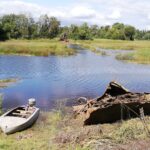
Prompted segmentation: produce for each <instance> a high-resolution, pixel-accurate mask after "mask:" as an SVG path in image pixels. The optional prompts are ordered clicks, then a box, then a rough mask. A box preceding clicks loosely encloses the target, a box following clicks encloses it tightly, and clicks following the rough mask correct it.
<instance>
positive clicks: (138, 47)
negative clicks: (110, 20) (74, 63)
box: [72, 39, 150, 64]
mask: <svg viewBox="0 0 150 150" xmlns="http://www.w3.org/2000/svg"><path fill="white" fill-rule="evenodd" d="M72 43H75V44H79V45H80V46H81V47H84V48H87V49H90V50H92V51H93V52H98V50H97V48H104V49H114V50H115V49H116V50H134V51H133V52H132V53H128V54H119V55H117V56H116V58H117V59H119V60H125V61H130V62H137V63H145V64H149V63H150V42H149V41H122V40H106V39H94V40H85V41H82V40H77V41H72Z"/></svg>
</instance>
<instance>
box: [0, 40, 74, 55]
mask: <svg viewBox="0 0 150 150" xmlns="http://www.w3.org/2000/svg"><path fill="white" fill-rule="evenodd" d="M74 53H75V50H73V49H70V48H68V47H67V45H66V43H62V42H60V41H58V40H57V39H54V40H48V39H39V40H10V41H5V42H0V54H17V55H35V56H48V55H64V56H67V55H72V54H74Z"/></svg>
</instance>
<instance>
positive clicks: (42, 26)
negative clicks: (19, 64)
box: [0, 14, 150, 41]
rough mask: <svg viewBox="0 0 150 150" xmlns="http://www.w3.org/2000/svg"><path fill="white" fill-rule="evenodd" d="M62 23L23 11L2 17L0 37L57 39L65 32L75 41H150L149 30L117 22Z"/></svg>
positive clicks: (2, 38)
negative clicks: (97, 23)
mask: <svg viewBox="0 0 150 150" xmlns="http://www.w3.org/2000/svg"><path fill="white" fill-rule="evenodd" d="M60 25H61V22H60V21H59V20H58V19H57V18H55V17H49V16H48V15H42V16H40V17H39V18H38V19H36V20H35V19H34V18H33V17H31V16H30V17H28V16H26V15H24V14H19V15H15V14H9V15H4V16H1V17H0V40H1V41H3V40H7V39H20V38H21V39H37V38H49V39H52V38H55V37H60V39H61V40H63V38H62V37H64V35H65V40H66V38H70V39H74V40H90V39H94V38H101V39H115V40H118V39H120V40H131V41H132V40H134V39H139V40H149V39H150V31H140V30H138V29H135V27H133V26H130V25H125V24H123V23H114V24H113V25H112V26H108V25H107V26H101V27H100V26H98V25H91V26H89V25H88V24H87V23H83V24H82V25H75V24H72V25H70V26H63V27H62V26H60Z"/></svg>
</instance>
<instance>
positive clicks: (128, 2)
mask: <svg viewBox="0 0 150 150" xmlns="http://www.w3.org/2000/svg"><path fill="white" fill-rule="evenodd" d="M10 13H15V14H19V13H25V14H27V15H32V16H33V17H35V18H37V17H39V16H40V15H42V14H48V15H49V16H55V17H57V18H59V19H60V20H61V21H62V24H63V25H69V24H71V23H75V24H80V23H83V22H88V23H89V24H98V25H111V24H113V23H115V22H123V23H125V24H131V25H134V26H136V27H137V28H139V29H150V1H149V0H142V1H141V0H125V1H121V0H108V1H106V0H76V1H72V0H70V1H69V0H61V1H60V2H59V3H58V1H57V3H55V2H54V1H53V2H52V1H51V0H49V1H48V0H42V1H40V2H39V1H38V0H37V1H35V0H0V15H4V14H10Z"/></svg>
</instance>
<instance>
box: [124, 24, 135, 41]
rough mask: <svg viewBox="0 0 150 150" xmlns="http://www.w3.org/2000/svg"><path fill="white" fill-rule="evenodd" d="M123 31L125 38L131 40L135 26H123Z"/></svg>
mask: <svg viewBox="0 0 150 150" xmlns="http://www.w3.org/2000/svg"><path fill="white" fill-rule="evenodd" d="M124 32H125V36H126V39H128V40H132V41H133V40H134V35H135V28H134V27H133V26H130V25H127V26H125V29H124Z"/></svg>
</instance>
